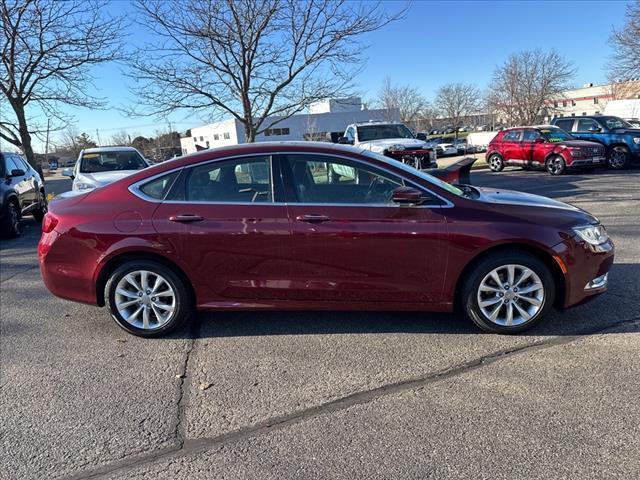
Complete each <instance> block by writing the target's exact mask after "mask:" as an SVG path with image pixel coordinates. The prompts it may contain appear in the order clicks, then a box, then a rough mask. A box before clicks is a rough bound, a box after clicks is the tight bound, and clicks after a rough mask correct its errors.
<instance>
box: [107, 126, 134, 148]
mask: <svg viewBox="0 0 640 480" xmlns="http://www.w3.org/2000/svg"><path fill="white" fill-rule="evenodd" d="M110 143H111V145H114V146H118V147H128V146H129V145H131V135H129V134H128V133H127V131H126V130H120V131H119V132H116V133H114V134H113V135H111V142H110Z"/></svg>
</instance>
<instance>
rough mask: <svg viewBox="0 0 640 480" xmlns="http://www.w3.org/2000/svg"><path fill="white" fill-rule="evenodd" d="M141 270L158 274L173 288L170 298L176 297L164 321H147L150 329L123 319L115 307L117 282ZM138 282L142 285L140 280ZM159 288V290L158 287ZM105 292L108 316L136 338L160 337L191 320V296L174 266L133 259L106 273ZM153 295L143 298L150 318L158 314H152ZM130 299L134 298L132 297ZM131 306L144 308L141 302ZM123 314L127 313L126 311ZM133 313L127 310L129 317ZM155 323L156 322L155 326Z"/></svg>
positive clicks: (192, 311)
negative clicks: (108, 273)
mask: <svg viewBox="0 0 640 480" xmlns="http://www.w3.org/2000/svg"><path fill="white" fill-rule="evenodd" d="M140 271H147V272H149V273H151V274H152V275H159V276H161V277H162V279H163V280H164V281H165V282H166V283H167V284H168V285H169V286H170V289H172V290H173V294H174V296H173V297H171V298H172V299H175V302H174V303H173V305H172V306H173V311H172V312H171V314H170V316H169V317H168V319H167V320H166V322H165V323H162V324H160V322H159V321H158V322H150V323H152V324H154V325H151V326H150V328H142V327H140V326H136V325H133V324H132V323H130V322H129V321H127V319H125V317H124V316H123V315H122V314H121V312H120V311H119V310H118V306H117V303H116V290H117V288H118V284H119V283H120V282H121V280H123V279H124V278H125V277H126V276H127V275H129V274H130V273H135V272H140ZM125 281H126V280H125ZM138 283H139V284H141V282H140V281H139V280H138ZM159 290H161V288H160V289H159ZM127 291H131V289H128V290H127ZM133 293H135V292H133ZM104 295H105V298H106V299H107V302H106V303H107V306H108V307H109V312H110V313H111V316H112V317H113V319H114V320H115V321H116V323H117V324H118V326H120V327H121V328H122V329H124V330H126V331H127V332H129V333H131V334H133V335H137V336H139V337H160V336H163V335H166V334H168V333H169V332H172V331H174V330H177V329H178V328H180V327H181V326H182V325H184V324H185V323H186V322H187V321H189V320H190V319H191V317H192V315H193V313H194V310H195V308H194V299H193V296H192V294H191V291H190V289H189V288H188V286H187V284H186V282H185V281H184V280H183V279H182V276H181V275H178V274H177V273H176V272H175V271H174V270H173V269H171V268H169V267H167V266H165V265H163V264H162V263H159V262H155V261H152V260H135V261H130V262H126V263H124V264H123V265H120V266H119V267H118V268H116V269H115V270H114V271H113V273H111V275H110V276H109V279H108V280H107V284H106V285H105V291H104ZM152 295H153V294H152V293H151V294H149V295H148V296H145V301H146V302H148V303H147V305H146V308H148V309H149V312H150V313H149V315H150V317H151V319H153V318H155V319H156V320H157V316H156V315H155V313H151V312H152V310H151V308H152V307H151V305H150V300H151V299H154V300H155V298H154V297H152ZM131 298H133V299H135V297H131ZM132 301H133V300H132ZM142 301H143V299H140V301H139V302H138V303H141V302H142ZM154 305H155V304H154ZM130 308H131V310H135V309H138V308H144V305H142V304H141V305H140V306H138V305H133V306H131V307H130ZM153 310H156V309H153ZM163 311H164V310H163ZM125 313H127V312H126V311H125ZM133 313H134V312H132V311H130V312H129V316H132V314H133ZM155 324H157V326H156V325H155Z"/></svg>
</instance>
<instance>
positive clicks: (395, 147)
mask: <svg viewBox="0 0 640 480" xmlns="http://www.w3.org/2000/svg"><path fill="white" fill-rule="evenodd" d="M402 150H404V145H391V146H390V147H389V151H390V152H398V151H402Z"/></svg>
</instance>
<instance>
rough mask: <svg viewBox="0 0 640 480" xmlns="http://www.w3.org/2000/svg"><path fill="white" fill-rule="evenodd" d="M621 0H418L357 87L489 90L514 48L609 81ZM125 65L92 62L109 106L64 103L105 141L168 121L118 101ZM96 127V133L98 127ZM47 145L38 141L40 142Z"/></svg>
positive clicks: (121, 6)
mask: <svg viewBox="0 0 640 480" xmlns="http://www.w3.org/2000/svg"><path fill="white" fill-rule="evenodd" d="M403 5H405V2H402V1H385V2H384V3H383V8H385V9H387V10H389V11H397V10H398V9H400V8H402V6H403ZM625 6H626V3H625V2H623V1H615V0H614V1H548V2H542V1H539V2H533V1H517V2H513V1H496V2H485V1H475V2H472V1H460V2H453V1H452V2H440V1H420V0H414V1H413V2H412V3H411V5H410V9H409V12H408V13H407V15H406V17H405V18H403V19H401V20H399V21H397V22H394V23H392V24H390V25H387V26H386V27H384V28H383V29H381V30H379V31H376V32H373V33H370V34H367V35H365V36H363V37H362V43H363V44H364V45H366V46H367V48H366V50H365V51H364V58H365V63H364V68H363V70H362V72H361V73H360V75H359V77H357V78H356V79H355V82H356V84H357V86H358V89H359V93H360V94H361V95H362V96H363V97H364V98H365V99H372V98H373V97H375V94H376V92H377V91H378V90H379V89H380V87H381V85H382V81H383V79H384V77H385V76H389V77H390V78H391V80H392V81H393V82H394V83H396V84H410V85H412V86H414V87H416V88H417V89H419V90H420V91H421V92H422V93H423V94H424V95H425V96H426V98H427V99H429V100H432V99H433V98H434V96H435V92H436V91H437V89H438V87H439V86H441V85H444V84H447V83H452V82H463V83H471V84H474V85H475V86H477V87H478V88H480V89H481V90H484V89H485V88H486V87H487V86H488V84H489V82H490V80H491V77H492V74H493V71H494V68H495V67H496V65H499V64H501V63H503V62H504V61H505V60H506V58H507V57H508V56H509V55H510V54H511V53H514V52H517V51H520V50H524V49H533V48H542V49H545V50H547V49H551V48H555V49H556V50H557V51H558V52H559V53H560V54H561V55H563V56H564V57H565V58H566V59H567V60H569V61H571V62H573V64H574V66H575V67H576V69H577V74H576V76H575V78H574V83H575V85H576V86H581V85H583V84H585V83H591V82H593V83H595V84H599V83H605V81H606V70H605V65H606V62H607V59H608V57H609V56H610V54H611V53H612V47H611V46H610V45H609V44H608V38H609V35H610V33H611V31H612V29H613V28H614V27H615V28H619V27H621V26H622V25H623V24H624V11H625ZM109 13H113V14H121V13H126V14H128V15H129V17H131V16H132V15H133V13H134V9H133V8H132V6H131V4H130V3H129V2H128V1H127V0H120V1H113V2H111V3H110V4H109ZM131 30H132V34H131V35H130V36H129V37H128V40H127V41H128V42H130V43H135V42H144V41H146V40H149V38H150V37H149V36H148V34H146V33H145V32H143V31H141V30H140V27H137V26H132V27H131ZM124 68H125V67H123V66H122V65H117V64H109V65H103V66H99V67H96V68H94V69H93V71H92V73H93V76H94V84H95V87H96V88H95V91H94V92H93V93H94V94H96V95H98V96H100V97H104V98H106V99H107V100H108V103H109V107H108V108H106V109H105V110H83V109H74V108H66V109H65V111H66V112H67V113H69V114H71V115H73V117H74V118H75V120H76V125H77V128H78V130H79V131H81V132H87V133H89V134H90V135H91V136H92V137H94V138H95V137H96V135H98V136H99V137H100V140H101V142H102V143H108V139H109V137H110V136H111V135H113V134H114V133H116V132H118V131H121V130H126V131H127V132H128V133H129V134H131V135H132V136H134V135H139V134H142V135H152V134H153V133H154V132H155V131H157V130H159V129H166V128H167V123H168V122H167V121H158V120H156V119H153V118H149V117H137V118H129V117H127V116H126V115H125V114H123V113H122V112H121V111H120V110H119V108H118V107H120V106H123V105H127V104H128V103H129V102H131V100H132V99H133V96H132V94H131V92H130V91H129V86H130V84H131V79H129V78H127V77H125V76H124V75H123V69H124ZM170 120H171V121H172V124H171V126H172V128H173V129H176V130H179V131H185V130H187V129H188V128H190V127H193V126H197V125H200V124H202V123H205V122H202V121H200V120H199V119H198V118H194V117H193V116H191V117H186V118H185V116H184V115H174V116H173V117H172V118H170ZM96 130H97V132H98V133H96ZM35 147H36V149H37V150H42V149H43V145H42V143H41V142H36V144H35Z"/></svg>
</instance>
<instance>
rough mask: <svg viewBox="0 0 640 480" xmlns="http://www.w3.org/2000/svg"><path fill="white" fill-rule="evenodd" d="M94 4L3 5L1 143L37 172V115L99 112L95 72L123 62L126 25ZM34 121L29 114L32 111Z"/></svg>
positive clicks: (11, 0)
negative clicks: (66, 109) (92, 91)
mask: <svg viewBox="0 0 640 480" xmlns="http://www.w3.org/2000/svg"><path fill="white" fill-rule="evenodd" d="M104 5H105V3H103V2H97V1H92V0H88V1H87V0H70V1H65V2H54V1H51V0H0V19H1V20H2V37H1V38H2V41H1V42H0V43H1V44H2V47H0V49H1V50H2V65H1V66H0V92H1V93H2V95H1V96H0V101H1V103H2V105H1V106H2V112H3V113H2V116H1V118H0V138H2V139H3V140H5V141H7V142H9V143H11V144H12V145H15V146H16V147H19V148H20V149H22V151H23V152H24V154H25V156H26V157H27V160H28V161H29V163H30V164H31V165H32V166H34V167H36V168H37V165H36V160H35V156H34V154H33V148H32V145H31V140H32V135H37V134H39V133H41V132H42V131H43V130H44V129H43V127H42V126H38V125H37V124H36V123H35V122H34V119H33V117H34V114H33V111H35V112H36V113H37V114H43V115H44V116H47V117H54V118H57V119H60V120H63V121H66V120H67V119H66V118H65V117H64V115H63V114H62V112H61V111H60V108H59V107H60V105H61V104H65V105H72V106H81V107H98V106H100V105H101V102H100V101H99V99H96V98H94V97H92V96H91V95H89V94H88V93H87V90H88V86H89V85H90V76H89V71H88V70H89V67H91V66H92V65H96V64H99V63H103V62H106V61H109V60H113V59H114V58H116V57H117V56H118V51H119V50H118V47H119V42H120V39H121V38H122V28H121V20H120V19H117V18H106V17H105V16H104V15H103V14H102V13H101V9H102V7H103V6H104ZM31 109H33V111H32V113H31V118H30V117H29V116H28V110H30V111H31Z"/></svg>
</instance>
